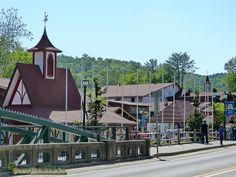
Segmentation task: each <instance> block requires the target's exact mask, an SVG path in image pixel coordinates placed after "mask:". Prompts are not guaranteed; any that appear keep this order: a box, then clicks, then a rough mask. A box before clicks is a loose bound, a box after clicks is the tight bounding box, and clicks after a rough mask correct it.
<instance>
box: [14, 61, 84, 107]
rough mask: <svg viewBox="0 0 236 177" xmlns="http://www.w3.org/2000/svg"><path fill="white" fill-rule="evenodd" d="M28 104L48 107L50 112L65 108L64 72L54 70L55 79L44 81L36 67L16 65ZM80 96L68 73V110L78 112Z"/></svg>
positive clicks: (62, 70)
mask: <svg viewBox="0 0 236 177" xmlns="http://www.w3.org/2000/svg"><path fill="white" fill-rule="evenodd" d="M16 67H17V69H18V70H19V73H20V77H21V78H22V80H23V83H24V85H25V88H26V91H27V93H28V96H29V99H30V102H31V104H32V106H33V107H48V108H51V109H52V110H56V109H64V108H65V80H66V79H65V78H66V70H65V69H64V68H56V77H55V79H44V78H43V76H42V74H41V70H40V68H39V66H38V65H31V64H20V63H18V64H17V66H16ZM80 100H81V97H80V94H79V91H78V89H77V87H76V85H75V82H74V80H73V77H72V75H71V72H70V70H69V72H68V110H79V109H80V108H81V105H80Z"/></svg>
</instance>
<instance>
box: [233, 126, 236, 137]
mask: <svg viewBox="0 0 236 177" xmlns="http://www.w3.org/2000/svg"><path fill="white" fill-rule="evenodd" d="M233 140H234V141H236V124H234V126H233Z"/></svg>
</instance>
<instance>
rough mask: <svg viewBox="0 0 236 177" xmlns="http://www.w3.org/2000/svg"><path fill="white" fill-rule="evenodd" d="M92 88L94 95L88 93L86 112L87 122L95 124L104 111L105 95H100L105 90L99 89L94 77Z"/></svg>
mask: <svg viewBox="0 0 236 177" xmlns="http://www.w3.org/2000/svg"><path fill="white" fill-rule="evenodd" d="M94 88H95V93H94V95H93V94H92V93H89V94H88V98H89V103H88V111H87V112H88V124H89V125H92V126H97V125H98V123H99V121H100V119H101V118H102V116H103V114H104V112H105V107H106V100H105V97H103V96H102V95H103V94H104V93H105V90H102V89H101V87H100V86H99V84H98V82H97V79H96V78H95V79H94Z"/></svg>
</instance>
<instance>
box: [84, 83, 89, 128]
mask: <svg viewBox="0 0 236 177" xmlns="http://www.w3.org/2000/svg"><path fill="white" fill-rule="evenodd" d="M82 84H83V87H84V103H83V110H84V113H83V129H84V130H85V113H86V88H87V86H88V84H89V81H88V80H85V79H84V80H83V81H82Z"/></svg>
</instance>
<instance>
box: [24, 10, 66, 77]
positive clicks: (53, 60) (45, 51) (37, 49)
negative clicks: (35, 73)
mask: <svg viewBox="0 0 236 177" xmlns="http://www.w3.org/2000/svg"><path fill="white" fill-rule="evenodd" d="M47 20H48V15H46V13H45V14H44V20H43V21H44V31H43V35H42V37H41V39H40V41H39V42H38V44H37V45H36V46H34V47H33V48H30V49H28V51H29V52H32V55H33V57H32V58H33V61H32V64H33V65H39V67H40V70H41V73H42V75H43V77H44V78H45V79H55V77H56V68H57V53H61V52H62V51H61V50H59V49H58V48H56V47H54V45H53V44H52V43H51V41H50V40H49V38H48V36H47V32H46V22H47Z"/></svg>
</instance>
